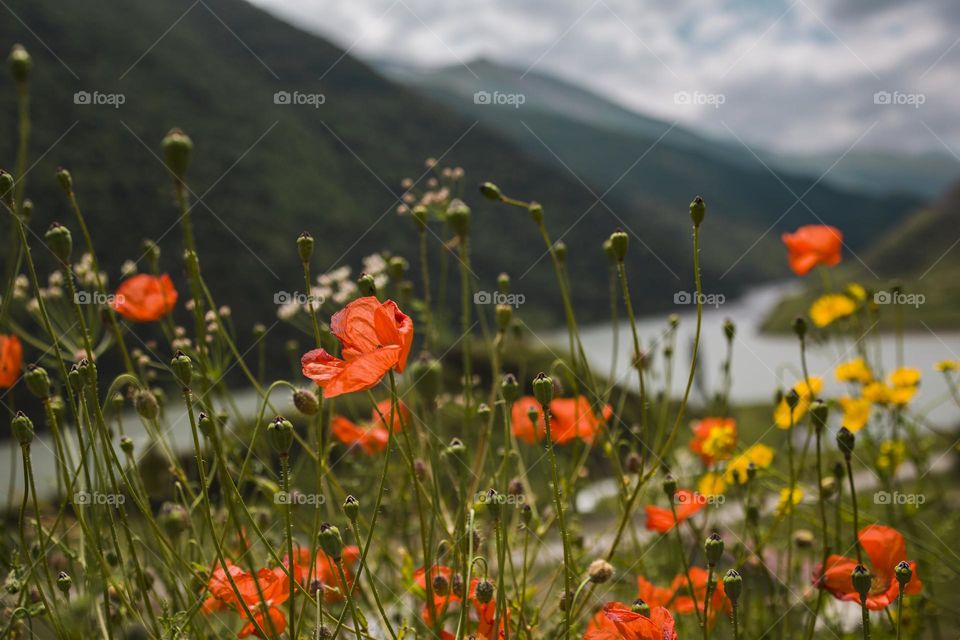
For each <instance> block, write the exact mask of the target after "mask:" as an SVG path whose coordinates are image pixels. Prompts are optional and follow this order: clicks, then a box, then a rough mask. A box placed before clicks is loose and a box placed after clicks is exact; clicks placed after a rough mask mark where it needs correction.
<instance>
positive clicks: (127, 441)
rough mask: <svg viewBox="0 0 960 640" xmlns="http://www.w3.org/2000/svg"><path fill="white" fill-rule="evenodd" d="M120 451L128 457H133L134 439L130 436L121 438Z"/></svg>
mask: <svg viewBox="0 0 960 640" xmlns="http://www.w3.org/2000/svg"><path fill="white" fill-rule="evenodd" d="M120 450H121V451H123V452H124V453H125V454H127V455H128V456H129V455H133V439H132V438H131V437H130V436H123V437H122V438H120Z"/></svg>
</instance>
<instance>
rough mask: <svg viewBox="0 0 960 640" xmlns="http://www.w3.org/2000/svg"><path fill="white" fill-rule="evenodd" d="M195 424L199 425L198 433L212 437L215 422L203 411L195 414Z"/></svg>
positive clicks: (205, 436)
mask: <svg viewBox="0 0 960 640" xmlns="http://www.w3.org/2000/svg"><path fill="white" fill-rule="evenodd" d="M197 425H198V426H199V427H200V433H202V434H203V437H204V438H212V437H213V436H214V434H215V433H216V432H217V431H216V427H217V425H216V423H215V422H214V421H213V418H211V417H210V416H208V415H207V414H205V413H202V412H201V413H200V415H198V416H197Z"/></svg>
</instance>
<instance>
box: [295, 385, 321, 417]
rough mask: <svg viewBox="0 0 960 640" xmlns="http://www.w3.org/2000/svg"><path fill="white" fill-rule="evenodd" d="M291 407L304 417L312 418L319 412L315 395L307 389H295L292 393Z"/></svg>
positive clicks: (318, 402) (318, 403)
mask: <svg viewBox="0 0 960 640" xmlns="http://www.w3.org/2000/svg"><path fill="white" fill-rule="evenodd" d="M293 406H295V407H296V408H297V411H299V412H300V413H302V414H303V415H305V416H313V415H316V414H317V412H318V411H320V401H319V400H317V394H315V393H314V392H312V391H309V390H307V389H297V390H296V391H294V392H293Z"/></svg>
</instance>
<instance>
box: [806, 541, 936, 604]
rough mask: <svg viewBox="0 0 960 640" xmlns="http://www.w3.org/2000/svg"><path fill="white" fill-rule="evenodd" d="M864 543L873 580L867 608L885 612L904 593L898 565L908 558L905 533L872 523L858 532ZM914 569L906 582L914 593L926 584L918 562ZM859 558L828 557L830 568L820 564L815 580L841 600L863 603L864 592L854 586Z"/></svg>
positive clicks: (906, 592)
mask: <svg viewBox="0 0 960 640" xmlns="http://www.w3.org/2000/svg"><path fill="white" fill-rule="evenodd" d="M857 539H858V540H859V541H860V546H861V547H862V548H863V550H864V551H865V552H866V553H867V557H868V558H870V564H871V565H872V568H873V570H872V574H873V583H872V584H871V585H870V591H869V592H868V593H867V609H870V610H871V611H881V610H883V609H886V608H887V607H888V606H889V605H890V604H892V603H893V602H896V600H897V597H898V596H899V594H900V584H899V583H898V582H897V576H896V568H897V565H898V564H900V563H901V562H905V561H906V560H907V543H906V541H905V540H904V539H903V534H901V533H900V532H899V531H897V530H896V529H894V528H892V527H887V526H884V525H879V524H872V525H869V526H867V527H864V528H863V529H861V530H860V532H859V533H858V534H857ZM908 564H909V566H910V570H911V577H910V581H909V582H907V584H905V585H904V588H903V594H904V595H906V596H913V595H916V594H918V593H920V590H921V589H922V588H923V583H921V582H920V578H918V577H917V565H916V563H915V562H912V561H911V562H908ZM856 566H857V561H856V560H854V559H852V558H846V557H844V556H838V555H831V556H829V557H828V558H827V566H826V570H824V568H823V567H822V566H821V565H819V564H818V565H817V567H816V568H815V569H814V572H813V583H814V584H815V585H818V586H820V587H821V588H823V589H826V590H827V591H829V592H830V593H831V594H832V595H833V597H835V598H837V599H838V600H844V601H849V602H856V603H857V604H860V594H859V593H857V590H856V589H854V588H853V577H852V576H853V570H854V568H855V567H856Z"/></svg>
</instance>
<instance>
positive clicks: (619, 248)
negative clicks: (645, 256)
mask: <svg viewBox="0 0 960 640" xmlns="http://www.w3.org/2000/svg"><path fill="white" fill-rule="evenodd" d="M628 246H630V236H628V235H627V232H626V231H624V230H623V229H617V230H616V231H614V232H613V233H611V234H610V250H611V251H612V252H613V257H614V258H616V260H617V262H623V261H624V259H625V258H626V257H627V247H628Z"/></svg>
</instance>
